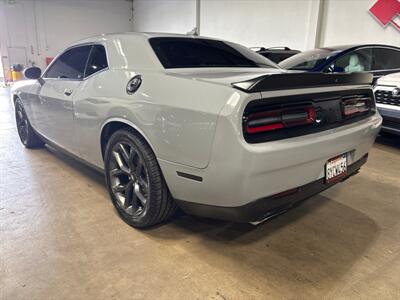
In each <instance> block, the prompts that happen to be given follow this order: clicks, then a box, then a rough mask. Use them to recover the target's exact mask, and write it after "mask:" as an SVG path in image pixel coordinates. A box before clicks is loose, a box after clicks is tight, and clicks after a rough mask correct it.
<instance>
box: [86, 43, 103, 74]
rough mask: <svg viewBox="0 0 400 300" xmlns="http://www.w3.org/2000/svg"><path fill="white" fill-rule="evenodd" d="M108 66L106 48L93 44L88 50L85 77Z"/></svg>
mask: <svg viewBox="0 0 400 300" xmlns="http://www.w3.org/2000/svg"><path fill="white" fill-rule="evenodd" d="M107 67H108V64H107V55H106V49H105V48H104V47H103V46H101V45H94V46H93V48H92V51H91V52H90V57H89V61H88V63H87V67H86V72H85V77H87V76H90V75H92V74H94V73H96V72H98V71H100V70H103V69H105V68H107Z"/></svg>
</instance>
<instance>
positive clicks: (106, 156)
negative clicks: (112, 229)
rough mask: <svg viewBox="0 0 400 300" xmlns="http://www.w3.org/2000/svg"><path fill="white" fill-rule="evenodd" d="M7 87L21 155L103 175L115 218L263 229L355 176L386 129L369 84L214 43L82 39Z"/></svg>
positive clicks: (173, 38)
mask: <svg viewBox="0 0 400 300" xmlns="http://www.w3.org/2000/svg"><path fill="white" fill-rule="evenodd" d="M24 74H25V77H26V78H27V79H28V80H24V81H21V82H19V83H17V84H15V85H14V87H13V88H12V100H13V103H14V106H15V117H16V123H17V129H18V133H19V136H20V139H21V142H22V143H23V145H24V146H25V147H27V148H34V147H42V146H43V145H44V144H45V143H47V144H49V145H52V146H54V147H57V148H59V149H61V150H63V151H64V152H66V153H68V154H70V155H72V156H74V157H75V158H77V159H79V160H81V161H82V162H84V163H86V164H88V165H90V166H92V167H94V168H96V169H98V170H100V171H101V172H104V174H105V176H106V182H107V187H108V191H109V193H110V196H111V199H112V201H113V204H114V206H115V207H116V209H117V211H118V213H119V214H120V216H121V217H122V219H123V220H124V221H125V222H127V223H128V224H130V225H131V226H134V227H146V226H150V225H153V224H157V223H160V222H162V221H164V220H166V219H168V218H169V217H171V216H172V215H173V214H174V212H175V211H176V209H177V208H178V207H180V208H181V209H183V210H184V211H185V212H187V213H189V214H195V215H200V216H206V217H211V218H219V219H224V220H230V221H235V222H260V221H263V220H265V219H267V218H270V217H271V216H274V215H276V214H279V213H281V212H283V211H285V210H287V209H289V208H291V207H292V206H293V205H295V204H296V203H298V202H299V201H301V200H304V199H306V198H308V197H310V196H312V195H314V194H316V193H319V192H321V191H323V190H325V189H326V188H329V187H331V186H332V185H334V184H336V183H338V182H341V181H343V180H344V179H346V178H348V177H349V176H351V175H353V174H355V173H357V171H358V170H359V169H360V167H361V166H362V165H363V164H364V163H365V162H366V161H367V156H368V151H369V149H370V147H371V145H372V144H373V143H374V140H375V137H376V135H377V133H378V131H379V129H380V126H381V123H382V118H381V117H380V115H379V114H378V113H377V111H376V107H375V100H374V95H373V93H372V89H371V85H370V84H371V82H372V76H371V75H369V74H363V73H353V74H315V73H309V74H301V73H295V72H294V73H293V72H288V71H285V70H283V69H281V68H279V67H278V66H277V65H275V64H274V63H272V62H271V61H269V60H268V59H266V58H264V57H262V56H261V55H259V54H257V53H254V52H253V51H251V50H249V49H248V48H246V47H244V46H241V45H238V44H235V43H231V42H227V41H222V40H217V39H212V38H206V37H194V36H185V35H169V34H154V33H151V34H150V33H121V34H110V35H101V36H97V37H93V38H88V39H85V40H81V41H79V42H76V43H74V44H72V45H70V46H69V47H68V48H67V49H65V50H64V51H62V52H61V53H60V54H59V55H58V56H57V57H56V58H55V59H54V60H53V62H52V63H51V64H50V65H49V66H48V67H47V68H46V70H44V71H43V72H42V71H41V70H40V69H39V68H37V67H31V68H28V69H26V70H25V72H24Z"/></svg>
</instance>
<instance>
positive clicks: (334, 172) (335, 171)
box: [325, 153, 347, 183]
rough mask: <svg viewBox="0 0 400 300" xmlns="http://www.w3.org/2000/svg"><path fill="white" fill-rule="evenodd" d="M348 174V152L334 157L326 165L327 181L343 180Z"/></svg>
mask: <svg viewBox="0 0 400 300" xmlns="http://www.w3.org/2000/svg"><path fill="white" fill-rule="evenodd" d="M346 175H347V153H345V154H342V155H339V156H337V157H334V158H332V159H330V160H328V162H327V163H326V165H325V183H332V182H337V181H339V180H341V179H342V178H343V177H346Z"/></svg>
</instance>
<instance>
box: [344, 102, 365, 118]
mask: <svg viewBox="0 0 400 300" xmlns="http://www.w3.org/2000/svg"><path fill="white" fill-rule="evenodd" d="M342 103H343V114H344V116H345V117H351V116H354V115H358V114H361V113H364V112H367V111H369V110H370V107H369V98H368V99H367V98H361V99H357V98H356V99H346V100H343V102H342Z"/></svg>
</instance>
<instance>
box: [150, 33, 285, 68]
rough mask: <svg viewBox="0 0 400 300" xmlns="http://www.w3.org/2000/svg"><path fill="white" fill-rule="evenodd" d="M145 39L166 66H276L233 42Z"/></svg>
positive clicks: (174, 38)
mask: <svg viewBox="0 0 400 300" xmlns="http://www.w3.org/2000/svg"><path fill="white" fill-rule="evenodd" d="M149 41H150V45H151V47H152V48H153V50H154V52H155V53H156V55H157V57H158V59H159V60H160V62H161V64H162V65H163V66H164V68H166V69H171V68H215V67H233V68H278V66H277V65H275V64H274V63H273V62H272V61H270V60H268V59H267V58H265V57H263V56H261V55H259V54H257V53H255V52H254V51H252V50H250V49H248V48H246V47H244V46H241V45H238V44H234V43H229V42H223V41H218V40H211V39H202V38H189V37H187V38H185V37H182V38H180V37H159V38H151V39H150V40H149Z"/></svg>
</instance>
